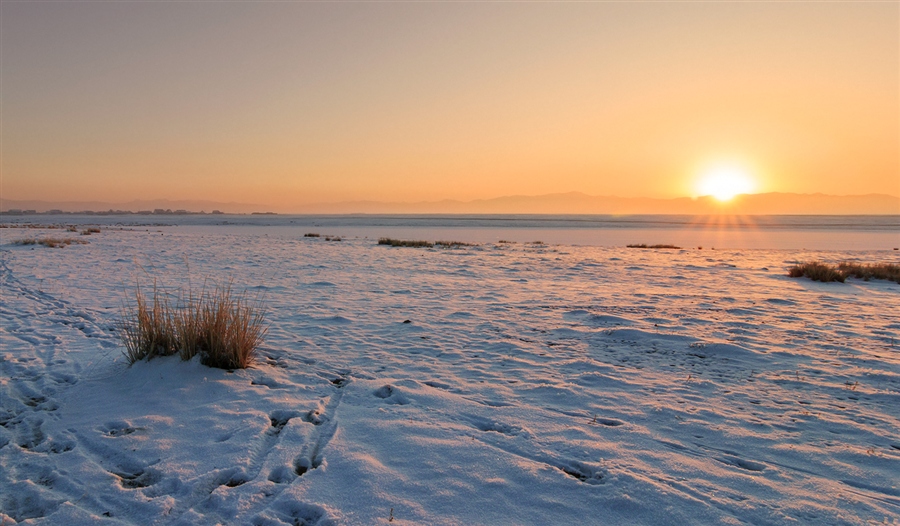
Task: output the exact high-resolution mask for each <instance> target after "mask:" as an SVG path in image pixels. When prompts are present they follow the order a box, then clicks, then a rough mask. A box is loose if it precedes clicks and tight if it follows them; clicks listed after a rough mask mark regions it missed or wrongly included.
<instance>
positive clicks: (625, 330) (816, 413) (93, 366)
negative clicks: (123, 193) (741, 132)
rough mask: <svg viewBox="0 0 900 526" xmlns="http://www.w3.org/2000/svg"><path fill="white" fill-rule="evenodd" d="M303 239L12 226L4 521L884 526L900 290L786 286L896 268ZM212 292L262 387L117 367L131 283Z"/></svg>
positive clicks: (2, 449)
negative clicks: (246, 324) (226, 299)
mask: <svg viewBox="0 0 900 526" xmlns="http://www.w3.org/2000/svg"><path fill="white" fill-rule="evenodd" d="M322 233H323V234H325V233H328V232H322ZM302 234H303V232H302V231H298V232H295V233H294V235H283V234H282V235H279V236H267V235H265V234H264V233H263V234H260V233H258V232H253V233H249V232H237V231H234V230H229V229H228V228H227V227H220V229H219V230H216V229H214V228H207V229H205V230H202V231H193V232H191V231H188V232H185V231H182V230H179V229H177V228H175V227H153V228H150V227H148V228H140V229H135V230H127V229H126V230H117V229H114V228H104V229H103V231H102V232H101V233H99V234H94V235H92V236H90V237H86V238H85V239H87V240H89V241H90V243H89V244H86V245H72V246H68V247H65V248H56V249H51V248H45V247H42V246H37V247H31V246H16V245H12V244H11V241H12V240H14V239H18V238H23V237H32V236H37V237H43V236H54V237H60V236H62V237H65V236H77V234H74V233H67V232H64V231H63V232H61V231H60V230H46V229H19V228H7V229H0V235H2V243H0V293H2V306H0V336H2V351H0V373H2V386H0V387H2V389H0V396H2V409H0V522H2V523H3V524H14V523H16V522H22V523H26V524H31V523H38V524H67V525H69V524H94V523H109V524H117V523H120V524H141V525H146V524H253V525H280V524H315V525H325V524H360V525H368V524H385V523H389V522H390V523H392V524H465V525H471V524H541V525H544V524H870V523H878V524H881V523H888V524H897V522H898V521H900V308H898V307H900V285H897V284H894V283H888V282H874V281H873V282H862V281H857V280H852V279H851V280H848V282H847V283H843V284H841V283H830V284H823V283H814V282H812V281H809V280H806V279H799V280H797V279H790V278H788V277H786V275H785V274H786V268H787V267H788V266H790V264H791V263H793V262H795V261H804V260H809V259H819V260H825V261H832V262H836V261H841V260H860V261H865V262H871V261H893V262H897V261H898V260H900V257H898V253H897V252H893V251H881V252H845V253H840V252H801V251H791V250H746V251H737V250H727V251H726V250H715V251H712V250H709V249H706V250H697V249H692V250H676V251H653V250H636V249H627V248H614V247H577V246H566V245H530V244H524V243H513V244H484V245H481V246H477V247H465V248H458V249H415V248H388V247H384V246H378V245H376V244H375V241H374V240H373V239H362V238H345V239H344V240H343V241H341V242H329V241H325V240H324V238H303V237H302ZM227 279H233V280H234V285H235V287H236V288H237V289H247V290H248V291H249V293H250V294H251V295H252V296H253V297H257V296H256V295H259V298H260V301H261V302H262V303H263V304H264V306H265V308H266V311H267V321H268V324H269V332H268V335H267V338H266V341H265V344H264V346H263V349H262V351H261V355H260V359H259V361H258V363H257V365H256V366H255V367H253V368H251V369H247V370H239V371H233V372H230V371H223V370H216V369H210V368H207V367H205V366H202V365H201V364H199V363H196V362H181V361H180V360H179V359H178V358H175V357H173V358H165V359H155V360H152V361H150V362H139V363H136V364H134V365H133V366H131V367H129V366H128V365H127V364H126V362H125V360H124V357H123V356H122V354H121V350H122V345H121V343H120V340H119V338H118V336H117V333H116V325H117V321H118V320H119V317H120V314H121V311H122V305H123V304H124V303H127V302H128V301H130V300H131V298H132V297H133V291H134V285H135V283H136V282H140V283H141V284H143V285H145V286H147V285H150V284H152V283H153V281H154V280H156V281H157V283H158V284H159V285H161V286H163V287H164V288H167V289H168V290H171V291H175V290H177V288H178V287H182V286H186V285H187V284H188V283H190V284H191V285H192V286H193V287H194V288H198V287H200V286H202V284H203V282H204V280H211V281H218V282H221V281H223V280H227ZM407 320H408V322H407Z"/></svg>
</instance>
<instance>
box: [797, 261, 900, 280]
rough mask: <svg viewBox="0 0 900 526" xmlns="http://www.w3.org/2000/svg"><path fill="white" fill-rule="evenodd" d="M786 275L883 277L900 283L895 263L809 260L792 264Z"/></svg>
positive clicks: (866, 278) (898, 266)
mask: <svg viewBox="0 0 900 526" xmlns="http://www.w3.org/2000/svg"><path fill="white" fill-rule="evenodd" d="M788 276H790V277H792V278H799V277H803V276H806V277H808V278H809V279H811V280H813V281H824V282H829V281H839V282H841V283H843V282H844V280H845V279H847V278H857V279H862V280H865V281H869V280H870V279H883V280H887V281H893V282H895V283H900V265H898V264H896V263H874V264H860V263H846V262H845V263H841V264H839V265H837V266H833V265H827V264H825V263H819V262H818V261H810V262H808V263H801V264H799V265H794V266H793V267H791V268H790V269H788Z"/></svg>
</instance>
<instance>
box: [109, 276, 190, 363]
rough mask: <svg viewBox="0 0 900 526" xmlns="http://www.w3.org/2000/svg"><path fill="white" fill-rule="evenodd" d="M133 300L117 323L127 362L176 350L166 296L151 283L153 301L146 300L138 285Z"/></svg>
mask: <svg viewBox="0 0 900 526" xmlns="http://www.w3.org/2000/svg"><path fill="white" fill-rule="evenodd" d="M135 300H136V301H135V305H134V306H133V307H129V308H126V310H125V312H124V313H123V316H122V320H121V321H120V323H119V329H120V331H121V335H122V342H123V343H124V344H125V351H123V352H124V353H125V357H126V358H127V359H128V363H134V362H136V361H138V360H143V359H145V358H146V359H150V358H153V357H156V356H169V355H171V354H175V352H176V350H177V347H178V343H177V338H176V337H175V327H174V324H173V319H172V310H171V309H170V308H169V301H168V298H166V297H165V296H163V295H162V294H160V291H159V289H158V288H157V287H156V284H155V283H154V285H153V299H152V301H153V304H152V305H149V304H148V303H147V297H146V296H144V292H143V290H141V288H140V286H138V287H137V288H136V290H135Z"/></svg>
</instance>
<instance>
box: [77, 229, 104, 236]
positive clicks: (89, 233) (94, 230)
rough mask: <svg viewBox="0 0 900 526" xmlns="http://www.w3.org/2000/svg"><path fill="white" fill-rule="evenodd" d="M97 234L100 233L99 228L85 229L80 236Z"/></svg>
mask: <svg viewBox="0 0 900 526" xmlns="http://www.w3.org/2000/svg"><path fill="white" fill-rule="evenodd" d="M99 233H100V229H99V228H85V229H84V230H82V231H81V235H82V236H89V235H91V234H99Z"/></svg>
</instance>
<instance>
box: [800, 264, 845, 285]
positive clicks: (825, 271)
mask: <svg viewBox="0 0 900 526" xmlns="http://www.w3.org/2000/svg"><path fill="white" fill-rule="evenodd" d="M788 276H790V277H792V278H801V277H803V276H806V277H807V278H809V279H811V280H813V281H822V282H825V283H828V282H831V281H839V282H841V283H843V282H844V279H846V278H845V277H844V274H843V273H842V272H840V271H839V270H838V269H836V268H835V267H832V266H831V265H826V264H825V263H819V262H817V261H810V262H808V263H801V264H799V265H794V266H793V267H791V268H790V269H788Z"/></svg>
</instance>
